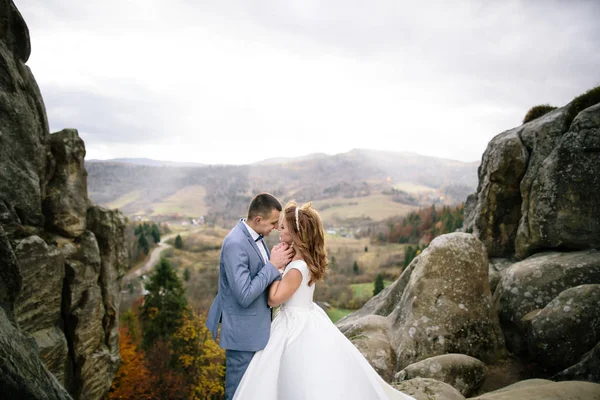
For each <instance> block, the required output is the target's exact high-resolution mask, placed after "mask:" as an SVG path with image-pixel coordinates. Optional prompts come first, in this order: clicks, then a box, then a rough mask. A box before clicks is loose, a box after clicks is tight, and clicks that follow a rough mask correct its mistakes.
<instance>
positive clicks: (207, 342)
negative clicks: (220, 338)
mask: <svg viewBox="0 0 600 400" xmlns="http://www.w3.org/2000/svg"><path fill="white" fill-rule="evenodd" d="M205 322H206V320H205V318H204V317H203V316H199V315H196V314H194V313H193V312H190V313H188V314H187V315H186V317H185V319H184V322H183V324H182V325H181V327H180V328H179V329H178V330H177V331H176V332H175V334H174V335H173V350H174V353H175V354H176V356H177V357H178V365H179V367H180V368H181V369H183V370H184V371H185V375H186V376H187V377H188V384H189V385H190V387H191V388H192V391H193V393H194V395H195V397H194V398H197V399H209V398H213V396H214V397H218V396H222V395H223V394H224V392H225V350H224V349H222V348H220V347H219V345H218V343H217V342H215V341H214V340H213V339H212V336H211V334H210V332H209V330H208V328H207V327H206V323H205ZM219 398H220V397H219Z"/></svg>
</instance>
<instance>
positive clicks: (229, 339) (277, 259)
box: [206, 193, 292, 400]
mask: <svg viewBox="0 0 600 400" xmlns="http://www.w3.org/2000/svg"><path fill="white" fill-rule="evenodd" d="M281 208H282V207H281V203H280V202H279V200H277V199H276V198H275V197H274V196H272V195H271V194H269V193H261V194H259V195H257V196H256V197H254V199H252V201H251V202H250V206H249V207H248V218H242V219H240V221H239V222H238V223H237V225H236V226H235V227H234V228H233V229H232V230H231V232H229V234H228V235H227V237H226V238H225V240H224V241H223V246H222V248H221V262H220V265H219V290H218V292H217V296H216V297H215V300H214V301H213V304H212V306H211V307H210V311H209V312H208V317H207V321H206V326H207V327H208V329H209V330H210V331H211V332H212V335H213V339H215V340H216V338H217V331H218V328H219V322H221V323H222V325H221V340H220V342H219V344H220V346H221V347H222V348H224V349H226V351H225V356H226V363H225V398H226V400H230V399H232V398H233V395H234V393H235V390H236V389H237V387H238V385H239V383H240V380H241V379H242V376H243V375H244V372H245V371H246V369H247V368H248V365H249V364H250V361H251V360H252V356H253V355H254V353H255V352H256V351H258V350H262V349H264V347H265V346H266V345H267V342H268V340H269V335H270V332H271V310H270V309H269V306H268V304H267V299H268V291H266V290H265V289H266V288H267V287H268V286H269V285H270V284H271V282H273V281H275V280H278V279H281V277H280V274H279V271H278V269H281V268H284V267H285V265H286V264H287V263H288V262H289V261H290V260H291V259H292V249H289V248H287V246H280V245H277V246H275V247H274V248H273V252H272V253H270V254H269V250H268V249H267V246H266V245H265V242H264V241H263V239H262V238H263V236H269V234H270V233H271V231H272V230H273V229H275V228H276V227H277V225H278V223H279V214H280V213H281Z"/></svg>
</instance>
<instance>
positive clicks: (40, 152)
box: [0, 0, 126, 400]
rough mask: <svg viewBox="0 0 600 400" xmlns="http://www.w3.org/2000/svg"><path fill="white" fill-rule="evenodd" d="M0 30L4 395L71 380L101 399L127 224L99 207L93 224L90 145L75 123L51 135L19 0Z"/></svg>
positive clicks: (25, 394) (1, 15) (50, 394)
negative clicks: (88, 179) (30, 62)
mask: <svg viewBox="0 0 600 400" xmlns="http://www.w3.org/2000/svg"><path fill="white" fill-rule="evenodd" d="M0 33H1V34H0V314H1V318H0V371H1V373H0V393H1V394H0V397H2V398H5V397H6V398H11V399H21V398H24V399H27V400H36V399H63V398H70V397H69V396H68V395H67V394H66V392H65V390H64V389H62V388H61V387H60V384H64V385H66V387H67V389H68V390H70V391H71V393H72V394H74V395H75V396H76V397H77V398H80V399H86V400H100V399H101V398H103V397H104V396H105V394H106V392H107V391H108V389H109V387H110V385H111V381H112V379H113V377H114V375H115V371H116V368H117V367H118V365H119V353H118V325H117V323H116V315H117V310H118V304H119V290H118V288H120V277H121V276H122V275H123V271H124V269H125V268H124V265H125V257H124V256H123V255H124V254H125V253H124V251H125V248H126V244H125V237H124V234H123V224H122V221H120V219H119V216H118V215H115V214H113V213H112V212H108V211H107V212H97V213H92V214H93V215H95V216H96V217H97V218H91V220H92V222H93V231H94V232H95V233H97V235H96V236H95V235H94V234H93V233H91V232H86V230H85V229H86V225H87V223H88V217H89V215H88V199H87V188H86V185H87V183H86V172H85V169H84V166H83V160H84V156H85V147H84V145H83V142H82V141H81V139H80V138H79V137H78V135H77V132H76V131H75V130H64V131H61V132H58V133H56V134H54V135H50V134H49V131H48V122H47V118H46V111H45V108H44V102H43V100H42V96H41V94H40V91H39V88H38V86H37V84H36V82H35V79H34V77H33V75H32V73H31V71H30V70H29V68H28V67H27V66H26V65H25V62H26V61H27V59H28V57H29V53H30V42H29V32H28V30H27V26H26V24H25V21H24V20H23V18H22V17H21V15H20V13H19V11H18V10H17V8H16V7H15V5H14V3H13V2H12V0H0ZM43 211H44V212H43ZM44 213H45V215H46V216H47V220H46V218H45V215H44ZM47 229H48V230H47ZM56 233H58V234H60V235H61V236H57V235H56ZM111 235H116V236H113V237H111ZM96 238H98V241H96ZM98 244H99V245H98ZM65 265H66V267H65ZM4 320H6V321H4ZM42 362H43V363H44V364H45V365H44V364H42ZM48 371H50V372H52V373H53V374H54V375H55V377H51V375H50V373H49V372H48ZM49 377H50V378H49ZM57 378H58V379H57ZM59 382H60V383H59Z"/></svg>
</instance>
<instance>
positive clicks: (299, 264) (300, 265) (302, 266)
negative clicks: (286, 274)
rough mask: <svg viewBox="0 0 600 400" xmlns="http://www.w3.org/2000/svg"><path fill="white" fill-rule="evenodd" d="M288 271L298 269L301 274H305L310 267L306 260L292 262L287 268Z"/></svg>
mask: <svg viewBox="0 0 600 400" xmlns="http://www.w3.org/2000/svg"><path fill="white" fill-rule="evenodd" d="M286 269H288V270H290V269H297V270H300V272H304V271H308V265H307V264H306V261H304V260H292V261H291V262H290V263H289V264H288V266H287V268H286Z"/></svg>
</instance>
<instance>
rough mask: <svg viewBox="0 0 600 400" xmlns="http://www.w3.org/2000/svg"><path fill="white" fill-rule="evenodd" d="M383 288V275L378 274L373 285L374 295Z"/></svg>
mask: <svg viewBox="0 0 600 400" xmlns="http://www.w3.org/2000/svg"><path fill="white" fill-rule="evenodd" d="M382 290H383V275H381V274H378V275H377V278H375V284H374V285H373V296H375V295H377V294H378V293H379V292H381V291H382Z"/></svg>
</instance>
